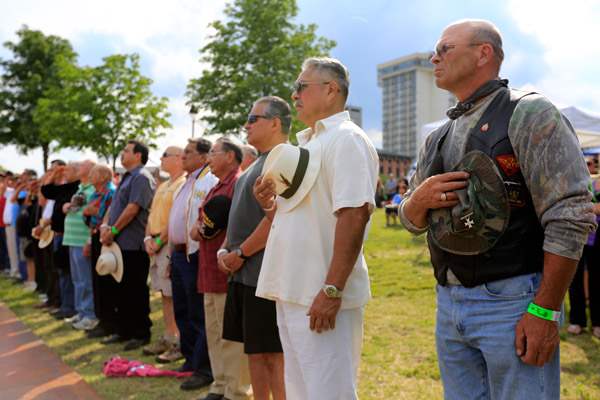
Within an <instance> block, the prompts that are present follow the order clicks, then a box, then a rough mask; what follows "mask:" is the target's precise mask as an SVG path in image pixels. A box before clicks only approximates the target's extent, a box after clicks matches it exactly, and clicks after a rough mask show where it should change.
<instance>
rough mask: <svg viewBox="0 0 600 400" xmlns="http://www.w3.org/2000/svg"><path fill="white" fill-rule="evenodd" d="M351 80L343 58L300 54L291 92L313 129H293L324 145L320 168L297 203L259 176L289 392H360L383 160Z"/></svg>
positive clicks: (263, 289) (270, 285) (262, 286)
mask: <svg viewBox="0 0 600 400" xmlns="http://www.w3.org/2000/svg"><path fill="white" fill-rule="evenodd" d="M348 87H349V80H348V71H347V69H346V67H345V66H344V65H342V64H341V63H340V62H339V61H337V60H334V59H330V58H310V59H308V60H306V61H305V62H304V64H303V66H302V72H301V73H300V76H299V77H298V80H297V81H296V84H295V89H294V93H293V95H292V99H293V100H294V105H295V106H296V109H297V111H298V118H299V119H300V120H301V121H302V122H304V123H305V124H306V125H307V126H308V127H309V128H307V129H305V130H304V131H302V132H300V133H298V135H297V137H298V142H299V144H300V145H301V146H305V147H307V148H309V149H310V148H311V147H312V148H314V147H315V146H317V147H320V148H321V168H320V171H319V173H318V176H317V178H316V180H315V182H314V184H313V186H312V188H311V189H310V191H309V192H308V194H307V195H306V196H305V197H304V198H303V199H302V200H301V201H300V202H299V204H298V205H297V206H295V207H293V208H291V209H287V208H285V209H284V208H283V207H282V206H281V205H282V204H283V203H282V202H283V201H285V200H282V199H281V198H278V199H277V200H276V204H273V195H274V184H273V182H272V181H270V180H265V182H262V181H261V180H260V178H259V180H257V186H256V187H255V195H256V198H257V200H258V201H259V203H261V206H262V207H263V208H265V210H266V211H267V217H268V218H269V219H272V224H271V232H270V233H269V238H268V241H267V246H266V249H265V254H264V259H263V264H262V267H261V273H260V276H259V280H258V287H257V290H256V295H257V296H260V297H265V298H268V299H272V300H275V301H276V305H277V325H278V327H279V334H280V337H281V342H282V346H283V352H284V359H285V386H286V395H287V397H288V398H289V399H308V400H312V399H319V400H326V399H331V400H334V399H335V400H337V399H356V398H357V394H356V388H357V385H356V374H357V370H358V364H359V361H360V351H361V346H362V335H363V328H362V325H363V310H364V306H365V304H366V303H367V301H368V299H369V297H370V289H369V277H368V272H367V266H366V263H365V259H364V256H363V254H362V244H363V241H364V239H365V234H366V232H367V224H368V222H369V219H370V214H371V212H372V211H373V209H374V207H375V203H374V199H375V189H376V185H377V173H378V170H379V163H378V157H377V152H376V150H375V147H374V146H373V144H372V143H371V141H370V140H369V139H368V137H367V136H366V134H365V133H364V131H363V130H362V129H361V128H360V127H358V126H357V125H355V124H354V123H353V122H352V121H351V120H350V116H349V114H348V112H347V111H344V106H345V103H346V99H347V96H348ZM314 142H319V143H314ZM278 205H280V206H279V208H280V210H277V206H278ZM272 209H274V210H272ZM307 316H308V317H307Z"/></svg>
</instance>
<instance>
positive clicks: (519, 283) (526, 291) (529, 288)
mask: <svg viewBox="0 0 600 400" xmlns="http://www.w3.org/2000/svg"><path fill="white" fill-rule="evenodd" d="M540 277H541V274H537V273H535V274H527V275H519V276H515V277H512V278H507V279H500V280H498V281H493V282H488V283H484V284H483V285H482V286H483V290H484V291H485V292H486V293H487V294H488V295H489V296H492V297H497V298H502V299H521V298H525V297H529V296H532V295H533V294H535V292H536V291H537V289H538V286H539V281H540Z"/></svg>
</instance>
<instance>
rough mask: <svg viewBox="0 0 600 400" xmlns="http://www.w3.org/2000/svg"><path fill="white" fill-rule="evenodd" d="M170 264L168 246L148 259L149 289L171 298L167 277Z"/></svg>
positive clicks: (169, 282) (169, 281) (171, 293)
mask: <svg viewBox="0 0 600 400" xmlns="http://www.w3.org/2000/svg"><path fill="white" fill-rule="evenodd" d="M170 264H171V259H170V257H169V246H163V248H162V249H160V251H159V252H158V254H156V255H154V256H152V257H150V287H151V289H152V290H156V291H160V292H162V294H163V295H164V296H167V297H172V296H173V291H172V289H171V278H170V276H169V270H170V268H169V265H170Z"/></svg>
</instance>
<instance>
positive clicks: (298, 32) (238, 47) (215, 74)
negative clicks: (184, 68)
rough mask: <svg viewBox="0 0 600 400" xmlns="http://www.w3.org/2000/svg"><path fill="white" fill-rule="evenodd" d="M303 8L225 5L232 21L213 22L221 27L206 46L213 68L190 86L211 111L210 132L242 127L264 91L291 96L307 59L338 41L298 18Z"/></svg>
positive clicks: (272, 0)
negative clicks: (293, 20) (321, 34)
mask: <svg viewBox="0 0 600 400" xmlns="http://www.w3.org/2000/svg"><path fill="white" fill-rule="evenodd" d="M297 13H298V7H297V5H296V1H295V0H234V1H233V3H232V4H228V5H227V6H226V8H225V15H226V16H227V17H228V18H227V19H228V20H227V22H221V21H215V22H213V23H212V24H211V27H212V28H213V29H214V30H215V31H216V32H215V34H214V35H213V36H211V38H210V41H209V43H208V44H207V45H206V46H204V47H203V48H202V49H201V50H200V52H201V62H204V63H207V64H208V65H209V68H208V69H207V70H205V71H204V72H203V73H202V76H201V77H200V78H197V79H192V80H191V81H190V83H189V84H188V90H187V96H188V98H189V101H190V103H192V104H196V105H198V106H200V108H201V109H203V110H204V111H205V112H206V113H205V114H204V116H203V117H202V120H204V121H205V122H207V123H208V126H209V130H210V133H222V134H225V133H239V131H240V128H241V127H242V125H243V124H244V122H245V120H246V116H247V114H248V112H249V111H250V108H251V107H252V103H253V102H254V101H255V100H256V99H257V98H259V97H261V96H267V95H276V96H280V97H282V98H284V99H289V98H290V95H291V93H292V87H293V83H294V81H295V80H296V78H297V76H298V73H299V71H300V67H301V65H302V61H304V59H306V58H307V57H312V56H323V55H326V54H327V53H328V52H329V50H330V49H332V48H333V47H334V46H335V42H334V41H332V40H328V39H326V38H323V37H319V36H317V34H316V30H317V26H316V25H315V24H310V25H306V26H305V25H299V24H295V23H293V22H292V19H293V18H294V17H295V16H296V15H297ZM293 128H294V131H296V130H297V129H299V128H300V123H299V122H297V121H296V120H294V126H293Z"/></svg>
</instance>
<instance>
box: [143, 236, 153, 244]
mask: <svg viewBox="0 0 600 400" xmlns="http://www.w3.org/2000/svg"><path fill="white" fill-rule="evenodd" d="M148 240H152V236H146V237H145V238H144V243H146V242H147V241H148Z"/></svg>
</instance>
